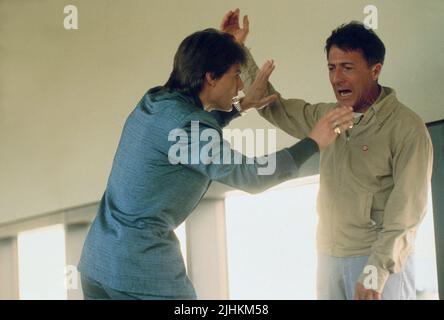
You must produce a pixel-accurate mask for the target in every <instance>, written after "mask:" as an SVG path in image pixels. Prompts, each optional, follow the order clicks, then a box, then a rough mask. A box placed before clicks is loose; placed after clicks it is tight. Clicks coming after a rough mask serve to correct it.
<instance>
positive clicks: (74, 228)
mask: <svg viewBox="0 0 444 320" xmlns="http://www.w3.org/2000/svg"><path fill="white" fill-rule="evenodd" d="M89 226H90V225H89V224H87V223H77V224H68V225H66V226H65V246H66V267H67V268H66V270H65V272H66V273H65V275H66V278H67V279H66V280H67V281H66V284H67V290H68V300H82V299H83V292H82V286H81V283H80V274H79V273H78V272H77V264H78V263H79V260H80V255H81V253H82V248H83V243H84V242H85V238H86V235H87V233H88V229H89Z"/></svg>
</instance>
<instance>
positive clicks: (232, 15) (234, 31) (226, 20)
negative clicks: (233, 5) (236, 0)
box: [220, 8, 250, 45]
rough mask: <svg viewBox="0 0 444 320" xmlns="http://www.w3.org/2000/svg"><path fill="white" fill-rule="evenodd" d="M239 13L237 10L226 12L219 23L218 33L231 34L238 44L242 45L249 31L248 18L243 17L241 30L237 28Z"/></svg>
mask: <svg viewBox="0 0 444 320" xmlns="http://www.w3.org/2000/svg"><path fill="white" fill-rule="evenodd" d="M239 13H240V10H239V8H238V9H236V10H234V11H232V10H230V11H229V12H227V13H226V14H225V16H224V17H223V18H222V22H221V23H220V31H222V32H226V33H229V34H231V35H232V36H233V37H234V38H235V39H236V41H237V42H238V43H239V44H241V45H244V43H245V40H247V36H248V32H249V31H250V29H249V28H250V22H249V21H248V16H246V15H245V16H244V19H243V28H241V27H240V26H239Z"/></svg>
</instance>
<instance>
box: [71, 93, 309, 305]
mask: <svg viewBox="0 0 444 320" xmlns="http://www.w3.org/2000/svg"><path fill="white" fill-rule="evenodd" d="M233 114H234V113H233V112H232V113H221V112H206V111H204V110H203V107H202V105H201V103H200V101H199V100H198V99H193V98H192V97H189V96H187V95H185V94H181V93H178V92H168V91H165V90H163V91H160V92H159V93H157V94H155V95H154V94H150V93H147V94H146V95H145V96H144V97H143V98H142V100H141V101H140V102H139V103H138V104H137V106H136V108H135V109H134V110H133V111H132V112H131V114H130V115H129V117H128V119H127V120H126V122H125V125H124V128H123V132H122V136H121V140H120V143H119V146H118V149H117V152H116V155H115V158H114V161H113V165H112V170H111V173H110V176H109V179H108V183H107V186H106V190H105V192H104V194H103V197H102V199H101V202H100V206H99V210H98V212H97V216H96V218H95V220H94V221H93V223H92V225H91V228H90V230H89V233H88V236H87V238H86V241H85V244H84V248H83V252H82V257H81V261H80V264H79V270H80V272H82V274H84V275H85V276H87V277H89V278H92V279H94V280H96V281H98V282H100V283H102V284H104V285H106V286H108V287H110V288H113V289H115V290H120V291H126V292H135V293H143V294H150V295H159V296H164V297H189V298H193V297H195V292H194V288H193V286H192V284H191V282H190V280H189V278H188V277H187V275H186V272H185V266H184V262H183V258H182V255H181V252H180V246H179V242H178V240H177V238H176V235H175V233H174V229H175V228H176V227H177V226H178V225H180V224H181V223H182V222H183V221H184V220H185V219H186V218H187V217H188V215H189V214H190V213H191V212H192V211H193V209H194V208H195V207H196V205H197V204H198V203H199V201H200V200H201V199H202V197H203V195H204V194H205V192H206V191H207V189H208V187H209V185H210V183H211V181H213V180H214V181H219V182H221V183H224V184H227V185H230V186H232V187H235V188H237V189H241V190H244V191H247V192H250V193H257V192H261V191H263V190H265V189H267V188H269V187H271V186H273V185H276V184H278V183H280V182H283V181H285V180H288V179H291V178H295V177H296V176H297V173H298V161H295V160H296V159H294V152H295V149H294V148H293V149H290V150H288V149H284V150H281V151H278V152H277V153H276V154H275V156H276V170H275V172H274V173H273V174H271V175H260V174H258V169H259V168H260V167H261V166H262V167H263V166H264V165H263V164H259V163H258V161H257V159H251V160H252V161H251V162H250V163H247V162H248V161H247V158H246V157H245V156H243V155H241V154H239V153H237V152H234V151H232V150H230V151H231V156H232V157H233V159H232V160H233V161H232V162H231V163H228V164H224V163H220V164H218V163H202V161H199V163H191V161H184V163H178V164H172V163H171V161H170V159H169V157H168V155H169V152H170V148H171V147H172V146H174V145H175V144H176V146H177V143H178V141H177V140H174V139H173V141H170V140H171V137H170V139H168V137H169V136H170V135H171V132H172V131H173V130H175V129H176V130H177V129H180V130H181V131H182V132H186V133H189V134H191V130H192V121H199V134H200V133H202V132H203V130H205V129H213V132H216V133H218V135H219V138H221V137H222V126H224V125H225V124H227V123H228V122H229V119H230V117H232V116H233ZM190 140H191V139H190ZM209 143H210V144H211V143H218V142H217V141H211V142H209ZM181 144H182V146H183V147H186V146H187V144H188V146H189V147H190V149H191V148H198V149H199V150H200V151H201V150H202V148H204V147H205V145H207V147H208V143H207V142H206V143H205V144H203V143H200V142H199V143H197V145H196V144H195V143H194V145H192V144H193V142H191V141H188V142H186V141H185V143H184V142H181ZM222 144H223V143H221V146H222ZM300 146H302V144H300ZM303 149H304V151H303V152H302V151H301V155H300V157H299V158H298V159H299V160H300V162H302V161H303V160H304V159H306V158H308V157H310V156H311V155H312V154H313V153H315V152H316V151H317V146H313V142H312V141H311V142H310V141H308V142H307V141H306V142H305V147H304V148H303ZM301 150H302V149H301ZM211 156H214V155H213V154H211ZM234 157H241V159H242V163H241V164H234V163H233V162H234ZM188 159H190V158H188ZM187 162H188V163H187Z"/></svg>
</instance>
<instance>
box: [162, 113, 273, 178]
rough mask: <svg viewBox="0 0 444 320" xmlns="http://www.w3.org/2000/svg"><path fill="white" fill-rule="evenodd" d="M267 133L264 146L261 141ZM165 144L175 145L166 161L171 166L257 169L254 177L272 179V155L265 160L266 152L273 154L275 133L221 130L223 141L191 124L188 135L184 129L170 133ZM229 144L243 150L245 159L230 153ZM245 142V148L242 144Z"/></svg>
mask: <svg viewBox="0 0 444 320" xmlns="http://www.w3.org/2000/svg"><path fill="white" fill-rule="evenodd" d="M265 133H267V143H266V141H265ZM168 141H174V142H175V143H174V144H173V145H172V146H171V147H170V148H169V151H168V160H169V162H170V163H171V164H174V165H175V164H192V165H193V164H196V165H197V164H204V165H209V164H243V163H244V160H245V164H248V165H257V173H258V175H272V174H273V173H274V172H275V171H276V154H275V153H274V152H273V153H270V154H269V155H267V156H259V157H256V156H255V155H258V154H264V152H265V145H266V144H267V150H268V152H270V151H271V150H273V151H274V150H276V129H268V130H264V129H256V130H253V129H244V130H240V129H233V130H231V129H224V130H223V137H221V134H220V132H218V131H217V130H216V129H213V128H208V127H207V128H205V129H202V130H201V128H200V124H199V121H191V132H190V133H188V132H187V131H186V130H184V129H180V128H177V129H173V130H171V131H170V133H169V135H168ZM229 141H234V142H233V146H234V147H235V149H237V150H243V149H244V148H243V147H244V146H245V149H246V152H245V153H246V156H244V155H243V154H242V153H241V152H238V151H236V150H232V149H231V146H230V143H229ZM244 141H245V144H244Z"/></svg>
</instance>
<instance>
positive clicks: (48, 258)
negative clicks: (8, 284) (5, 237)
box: [18, 224, 67, 300]
mask: <svg viewBox="0 0 444 320" xmlns="http://www.w3.org/2000/svg"><path fill="white" fill-rule="evenodd" d="M18 258H19V290H20V299H22V300H66V299H67V290H66V287H65V261H66V260H65V229H64V226H63V225H61V224H59V225H54V226H50V227H45V228H39V229H33V230H29V231H26V232H21V233H19V234H18Z"/></svg>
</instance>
